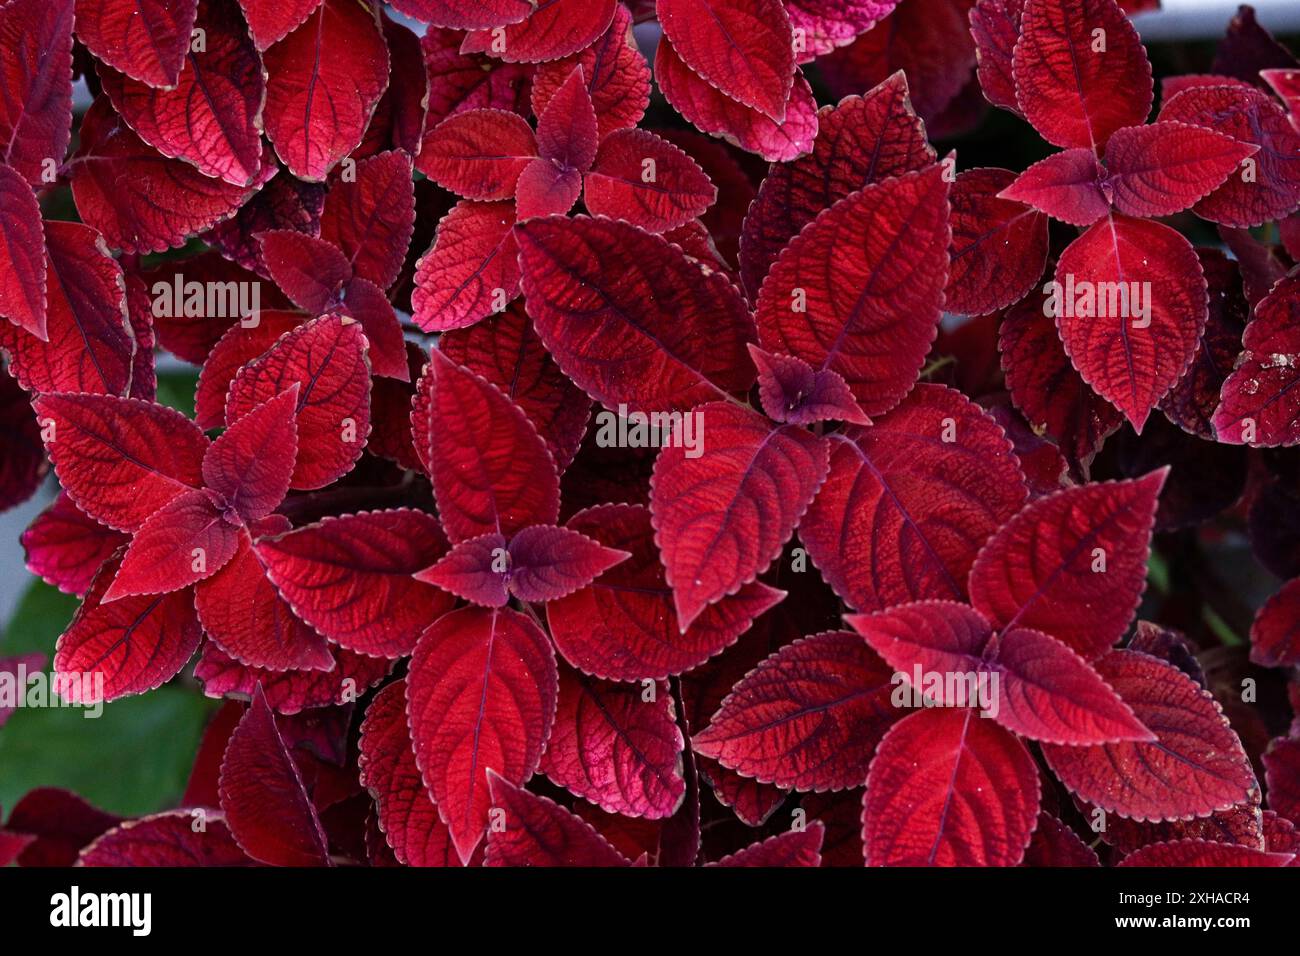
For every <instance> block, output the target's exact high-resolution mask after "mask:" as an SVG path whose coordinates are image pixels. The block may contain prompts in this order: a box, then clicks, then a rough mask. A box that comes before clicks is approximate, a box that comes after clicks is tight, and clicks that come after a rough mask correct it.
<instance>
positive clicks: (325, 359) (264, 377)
mask: <svg viewBox="0 0 1300 956" xmlns="http://www.w3.org/2000/svg"><path fill="white" fill-rule="evenodd" d="M366 349H367V343H366V337H365V335H364V334H363V333H362V331H361V326H360V325H359V324H358V323H356V322H355V321H353V320H351V319H346V318H343V317H341V316H338V315H326V316H322V317H321V318H319V319H315V320H313V321H311V322H308V323H307V324H306V325H303V326H299V327H298V328H297V329H294V330H293V331H291V332H289V333H288V334H287V335H285V336H284V337H283V338H282V339H280V340H279V341H278V342H276V344H275V345H274V346H272V347H271V349H270V350H269V351H267V352H266V354H265V355H263V356H261V357H260V358H257V359H254V360H253V361H252V362H249V363H248V364H247V365H245V366H244V367H243V368H242V369H240V371H239V374H238V375H236V376H235V379H234V381H233V382H232V383H231V385H230V392H229V394H228V395H227V397H226V423H227V424H228V425H231V424H234V423H235V422H236V421H238V420H239V419H240V418H242V417H243V416H244V415H246V414H248V412H249V411H251V410H252V409H253V408H255V407H257V406H258V405H260V404H262V403H263V402H266V401H269V400H270V399H272V398H274V397H275V396H277V395H279V394H280V393H282V392H284V391H285V390H286V389H289V388H291V387H292V386H293V385H294V383H297V384H298V386H299V388H298V418H297V422H298V460H297V464H296V465H295V466H294V469H293V479H292V481H291V483H290V487H293V488H302V489H312V488H321V487H323V486H325V485H328V484H329V483H330V482H332V481H334V480H335V479H337V478H339V477H340V476H341V475H344V474H346V473H347V472H348V471H349V470H350V469H351V468H352V466H353V465H354V464H355V463H356V460H357V459H358V458H359V457H360V456H361V451H362V449H363V448H364V447H365V441H366V436H367V435H368V434H369V433H370V367H369V362H368V360H367V356H366Z"/></svg>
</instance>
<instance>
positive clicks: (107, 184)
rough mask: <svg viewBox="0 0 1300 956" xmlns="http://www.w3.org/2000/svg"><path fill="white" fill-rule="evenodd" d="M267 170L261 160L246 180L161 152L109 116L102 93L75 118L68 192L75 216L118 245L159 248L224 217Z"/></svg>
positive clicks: (117, 118)
mask: <svg viewBox="0 0 1300 956" xmlns="http://www.w3.org/2000/svg"><path fill="white" fill-rule="evenodd" d="M268 172H269V173H274V167H270V169H269V170H268V169H267V168H266V167H265V166H264V167H263V171H262V173H261V174H260V176H259V178H258V179H257V180H254V182H253V183H252V185H251V187H247V188H246V187H244V186H233V185H231V184H230V183H227V182H224V181H223V180H220V179H212V178H209V177H208V176H205V175H203V174H202V173H201V172H199V171H198V170H197V169H195V168H194V167H193V166H191V165H190V164H189V163H185V162H181V161H180V160H168V159H165V158H163V157H161V156H160V155H159V154H158V153H157V152H155V151H154V150H153V149H152V148H150V147H149V146H148V145H146V144H145V143H144V141H143V140H141V139H140V138H139V137H138V136H136V135H135V133H133V132H132V131H131V130H130V129H129V128H128V127H127V125H126V122H125V121H124V120H123V119H122V118H121V117H120V116H117V115H116V114H115V113H114V112H113V110H112V108H111V107H110V106H109V104H108V99H107V97H101V98H99V99H98V100H96V101H95V102H94V104H93V105H92V106H91V107H90V109H89V110H88V111H87V112H86V115H85V118H84V119H83V120H82V122H81V146H80V149H79V150H78V152H77V156H76V158H75V159H74V160H73V161H72V164H71V172H70V175H71V178H72V195H73V198H74V199H75V200H76V203H77V211H78V212H79V213H80V214H81V217H82V219H83V220H84V221H85V222H86V223H87V224H88V225H91V226H94V227H95V228H96V229H98V230H99V231H100V232H102V233H103V234H104V238H105V239H107V240H108V244H109V245H110V246H113V247H115V248H120V249H123V250H124V251H126V252H138V253H145V252H162V251H163V250H165V249H171V248H174V247H177V246H180V245H183V244H184V242H185V240H186V239H187V238H189V237H190V236H192V235H194V234H195V233H198V232H202V231H203V230H205V229H210V228H211V227H212V226H214V225H216V224H217V223H219V222H221V221H222V220H224V219H228V218H229V217H230V216H232V215H234V213H235V211H236V210H237V209H239V207H240V206H241V205H243V203H244V201H245V200H246V199H248V197H249V196H250V195H251V193H252V192H253V191H255V190H256V188H258V187H260V185H261V184H262V182H263V181H264V180H263V178H262V177H266V178H269V176H268V175H267V174H268Z"/></svg>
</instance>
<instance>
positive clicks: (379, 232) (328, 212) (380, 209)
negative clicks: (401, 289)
mask: <svg viewBox="0 0 1300 956" xmlns="http://www.w3.org/2000/svg"><path fill="white" fill-rule="evenodd" d="M414 229H415V190H414V187H413V185H412V183H411V159H410V157H409V156H407V155H406V154H405V153H403V152H401V151H400V150H393V151H391V152H387V153H381V154H379V155H378V156H372V157H371V158H370V159H367V160H365V161H363V162H360V163H358V164H357V168H356V170H355V175H353V176H339V177H337V178H336V179H335V181H334V182H332V183H331V184H330V191H329V194H328V195H327V196H326V197H325V209H324V211H323V212H322V213H321V220H320V236H321V238H322V239H324V240H326V241H327V242H331V243H333V244H334V245H335V246H337V247H338V248H339V249H341V250H342V251H343V255H344V256H345V257H346V258H347V260H348V262H349V263H351V266H352V272H353V274H354V275H358V276H360V277H361V278H363V279H369V280H370V281H371V282H373V283H374V284H375V285H377V286H379V287H380V288H381V289H387V288H388V287H389V286H391V285H392V284H393V283H394V282H395V281H396V280H397V275H398V273H399V272H400V271H401V269H402V262H403V261H404V260H405V258H406V249H407V247H408V246H409V245H410V244H411V233H412V232H413V231H414Z"/></svg>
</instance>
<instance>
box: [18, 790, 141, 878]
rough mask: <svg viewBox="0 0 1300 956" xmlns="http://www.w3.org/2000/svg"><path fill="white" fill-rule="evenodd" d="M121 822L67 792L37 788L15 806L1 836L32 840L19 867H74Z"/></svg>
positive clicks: (19, 862) (21, 858) (25, 849)
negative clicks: (84, 852) (86, 850)
mask: <svg viewBox="0 0 1300 956" xmlns="http://www.w3.org/2000/svg"><path fill="white" fill-rule="evenodd" d="M121 822H122V818H121V817H118V816H115V815H113V814H111V813H105V812H104V811H103V810H99V809H97V808H96V807H93V806H91V805H90V804H89V803H87V802H86V801H85V800H82V799H81V798H80V797H78V796H77V795H76V794H74V793H71V792H69V791H67V790H60V789H57V788H55V787H37V788H36V789H35V790H31V791H29V792H28V793H27V794H26V795H25V796H23V798H22V799H21V800H19V801H18V802H17V803H16V804H14V808H13V810H12V811H10V813H9V820H8V822H7V823H6V824H5V829H4V830H3V831H0V833H3V834H4V835H5V836H11V835H13V834H19V835H20V836H28V837H30V838H31V839H30V841H29V842H28V843H27V844H26V847H25V848H24V849H23V850H22V853H21V855H20V856H19V859H18V864H19V866H72V865H73V864H74V863H76V862H77V855H78V854H79V853H80V852H81V850H82V848H83V847H85V846H86V845H87V844H89V843H90V842H92V841H93V840H94V839H95V837H97V836H99V835H100V834H101V833H104V832H106V831H107V830H110V829H112V828H113V827H115V826H117V825H118V824H119V823H121Z"/></svg>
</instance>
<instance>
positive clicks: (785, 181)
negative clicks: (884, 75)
mask: <svg viewBox="0 0 1300 956" xmlns="http://www.w3.org/2000/svg"><path fill="white" fill-rule="evenodd" d="M817 122H818V129H817V138H816V140H815V141H814V142H813V146H812V152H811V153H809V154H808V155H807V156H803V157H801V158H799V159H794V160H792V161H790V162H784V163H780V164H778V165H775V166H773V167H772V169H771V171H770V172H769V173H768V175H767V177H766V178H765V179H764V180H763V184H762V186H760V187H759V190H758V195H757V196H756V197H755V200H754V203H753V204H752V205H751V206H750V207H749V211H748V213H747V214H746V215H745V225H744V232H743V233H742V236H741V248H740V274H741V277H742V278H743V279H744V282H745V288H746V289H747V290H748V291H749V293H750V295H751V297H752V296H755V295H757V294H758V289H759V286H760V285H762V282H763V277H764V276H765V275H766V274H767V271H768V269H770V268H771V266H772V263H773V262H775V261H776V258H777V256H778V255H779V254H780V252H781V250H782V249H783V248H785V246H786V244H787V243H788V242H789V241H790V240H791V239H793V238H794V237H795V236H796V235H798V234H799V232H800V230H801V229H803V227H804V226H806V225H807V224H808V223H810V222H812V220H813V219H815V218H816V217H817V214H818V213H820V212H821V211H822V210H824V209H829V208H830V207H831V206H833V205H834V204H835V203H836V202H837V201H838V200H840V199H843V198H844V197H845V196H847V195H849V194H850V193H852V192H856V191H857V190H858V189H861V188H862V187H863V186H866V185H868V184H869V183H873V182H878V181H880V180H881V179H884V178H886V177H888V176H896V175H899V174H901V173H905V172H910V171H912V170H916V169H920V168H922V167H923V166H928V165H929V164H930V163H932V162H934V159H935V154H934V150H933V149H932V148H931V147H930V144H929V143H927V142H926V139H925V129H924V127H923V126H922V124H921V121H920V120H919V119H918V118H917V116H916V113H915V112H914V111H913V110H912V104H911V101H910V100H909V99H908V90H907V79H906V77H904V76H903V74H902V73H895V74H894V75H892V76H890V77H889V78H888V79H887V80H885V81H884V82H883V83H881V84H880V85H879V86H877V87H875V88H874V89H872V90H870V91H868V92H867V93H865V94H864V95H862V96H850V97H846V98H845V99H843V100H841V101H840V102H839V103H838V104H837V105H835V106H827V107H823V108H822V109H821V110H820V111H819V112H818V114H817Z"/></svg>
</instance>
